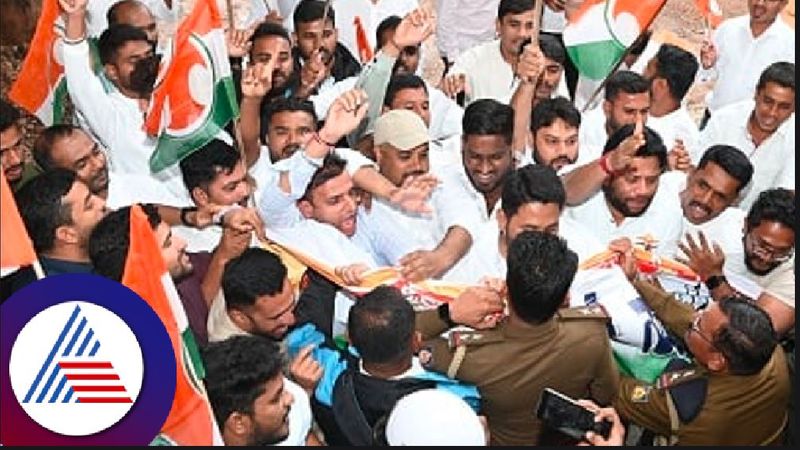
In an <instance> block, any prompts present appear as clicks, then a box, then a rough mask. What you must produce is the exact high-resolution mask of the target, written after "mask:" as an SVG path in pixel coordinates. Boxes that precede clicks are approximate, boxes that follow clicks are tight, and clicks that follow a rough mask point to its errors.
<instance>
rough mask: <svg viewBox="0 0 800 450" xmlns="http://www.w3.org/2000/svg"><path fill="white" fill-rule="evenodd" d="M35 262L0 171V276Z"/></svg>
mask: <svg viewBox="0 0 800 450" xmlns="http://www.w3.org/2000/svg"><path fill="white" fill-rule="evenodd" d="M36 261H37V258H36V253H35V252H34V250H33V243H31V238H30V237H29V236H28V231H27V230H26V229H25V224H24V223H22V218H21V217H20V216H19V210H18V209H17V203H16V202H15V201H14V195H13V194H11V187H9V186H8V182H7V181H6V176H5V174H4V173H3V171H2V170H0V276H6V275H8V274H10V273H12V272H14V271H16V270H17V269H19V268H20V267H22V266H27V265H31V264H33V263H34V262H36Z"/></svg>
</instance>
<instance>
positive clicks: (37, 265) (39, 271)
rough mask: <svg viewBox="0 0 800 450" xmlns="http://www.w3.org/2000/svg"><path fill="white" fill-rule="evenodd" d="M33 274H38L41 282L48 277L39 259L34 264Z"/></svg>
mask: <svg viewBox="0 0 800 450" xmlns="http://www.w3.org/2000/svg"><path fill="white" fill-rule="evenodd" d="M33 272H34V273H35V274H36V279H37V280H41V279H42V278H44V277H45V276H46V275H45V274H44V269H42V263H40V262H39V260H38V259H37V260H35V261H34V262H33Z"/></svg>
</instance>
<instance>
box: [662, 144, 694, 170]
mask: <svg viewBox="0 0 800 450" xmlns="http://www.w3.org/2000/svg"><path fill="white" fill-rule="evenodd" d="M667 163H668V165H669V169H670V170H680V171H682V172H688V171H689V169H691V168H692V158H691V157H690V156H689V152H688V151H687V150H686V147H685V146H684V145H683V140H681V139H675V145H674V146H672V149H670V151H669V153H668V154H667Z"/></svg>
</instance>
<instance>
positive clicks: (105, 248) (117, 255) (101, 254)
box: [89, 205, 161, 282]
mask: <svg viewBox="0 0 800 450" xmlns="http://www.w3.org/2000/svg"><path fill="white" fill-rule="evenodd" d="M141 207H142V210H143V211H144V213H145V214H146V215H147V221H148V222H149V223H150V227H151V228H152V229H153V230H155V229H156V227H158V225H159V224H160V223H161V217H160V216H159V215H158V210H157V209H156V207H155V206H152V205H141ZM130 230H131V207H130V206H125V207H123V208H120V209H118V210H116V211H112V212H110V213H109V214H108V215H107V216H105V217H103V219H102V220H101V221H100V222H99V223H98V224H97V226H96V227H94V230H92V234H91V235H90V236H89V259H90V260H91V261H92V266H93V267H94V271H95V273H96V274H98V275H101V276H104V277H106V278H109V279H111V280H114V281H119V282H121V281H122V276H123V274H124V273H123V272H124V271H125V260H126V259H127V258H128V249H129V248H130V245H131V238H130Z"/></svg>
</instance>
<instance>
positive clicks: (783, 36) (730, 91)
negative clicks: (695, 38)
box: [700, 0, 795, 116]
mask: <svg viewBox="0 0 800 450" xmlns="http://www.w3.org/2000/svg"><path fill="white" fill-rule="evenodd" d="M786 3H787V0H764V1H761V0H748V1H747V9H748V11H749V14H748V15H744V16H740V17H735V18H732V19H728V20H725V21H724V22H722V23H721V24H720V26H719V28H717V30H716V32H715V33H714V38H713V41H712V42H709V41H706V42H704V44H703V46H702V47H701V48H700V61H701V63H702V65H703V69H704V70H703V71H701V77H703V78H711V79H714V78H716V82H715V83H714V90H713V91H711V92H710V98H707V99H706V104H707V105H708V109H707V110H706V114H707V115H708V114H710V115H712V116H713V115H714V114H715V113H716V112H717V111H718V110H719V109H720V108H722V107H723V106H726V105H730V104H732V103H735V102H737V101H740V100H745V99H747V98H749V97H750V95H751V93H752V92H753V91H754V89H755V87H756V80H757V79H758V75H759V74H760V73H761V72H762V71H763V70H764V69H766V67H767V66H769V65H770V64H772V63H774V62H777V61H788V62H792V63H794V52H795V51H794V42H795V35H794V30H793V29H792V28H791V27H789V26H788V25H787V24H786V23H785V22H784V21H783V20H781V19H780V18H778V14H779V13H780V11H781V10H782V9H783V8H784V7H785V6H786Z"/></svg>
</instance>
